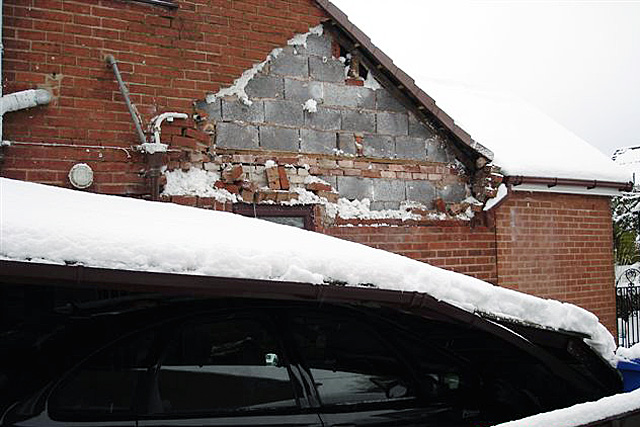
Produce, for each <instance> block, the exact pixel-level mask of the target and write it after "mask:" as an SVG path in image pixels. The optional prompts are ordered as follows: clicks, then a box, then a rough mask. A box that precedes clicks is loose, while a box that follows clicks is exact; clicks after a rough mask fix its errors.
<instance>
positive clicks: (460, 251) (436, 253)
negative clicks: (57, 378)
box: [321, 222, 497, 283]
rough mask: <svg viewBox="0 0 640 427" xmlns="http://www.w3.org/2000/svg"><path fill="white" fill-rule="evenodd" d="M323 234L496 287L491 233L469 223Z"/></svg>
mask: <svg viewBox="0 0 640 427" xmlns="http://www.w3.org/2000/svg"><path fill="white" fill-rule="evenodd" d="M321 231H322V232H324V233H326V234H330V235H332V236H335V237H339V238H342V239H345V240H350V241H353V242H358V243H362V244H365V245H367V246H372V247H374V248H379V249H384V250H387V251H390V252H395V253H397V254H400V255H404V256H407V257H410V258H414V259H417V260H419V261H424V262H428V263H429V264H432V265H435V266H438V267H442V268H446V269H448V270H453V271H457V272H459V273H464V274H468V275H470V276H474V277H477V278H479V279H482V280H486V281H489V282H492V283H496V281H497V279H496V246H495V234H494V230H493V229H492V228H489V227H484V226H476V227H470V226H469V223H465V222H460V223H457V224H437V223H434V224H433V225H422V226H398V227H331V228H327V229H324V230H321Z"/></svg>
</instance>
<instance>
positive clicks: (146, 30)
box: [2, 0, 323, 194]
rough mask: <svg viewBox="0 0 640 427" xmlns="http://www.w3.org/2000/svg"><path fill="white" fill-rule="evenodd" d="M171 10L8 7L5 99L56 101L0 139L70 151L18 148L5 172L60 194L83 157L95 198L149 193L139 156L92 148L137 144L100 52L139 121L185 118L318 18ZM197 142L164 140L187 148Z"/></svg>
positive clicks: (114, 4)
mask: <svg viewBox="0 0 640 427" xmlns="http://www.w3.org/2000/svg"><path fill="white" fill-rule="evenodd" d="M177 3H178V4H179V6H180V7H179V8H178V9H175V10H174V9H168V8H165V7H160V6H152V5H147V4H143V3H138V2H129V1H123V0H97V1H96V0H47V1H45V0H7V1H5V2H4V8H3V17H4V26H3V35H2V36H3V42H4V49H5V51H4V57H3V77H4V81H3V85H4V93H10V92H15V91H19V90H25V89H31V88H37V87H39V88H46V89H49V90H50V91H51V92H52V93H53V95H54V100H53V102H52V103H51V104H50V105H48V106H41V107H37V108H32V109H29V110H24V111H20V112H14V113H9V114H7V115H6V116H5V121H4V139H7V140H13V141H21V142H30V143H47V144H51V143H58V144H68V145H70V147H69V146H65V147H51V146H45V147H42V146H33V145H29V146H23V145H18V144H14V145H12V146H11V147H8V148H6V149H5V153H4V154H5V158H6V161H5V164H4V166H3V167H2V176H6V177H12V178H18V179H27V180H30V181H37V182H43V183H51V184H56V185H63V186H68V185H69V184H68V180H67V178H66V176H67V173H68V171H69V169H70V168H71V166H72V165H73V163H75V162H78V161H83V162H86V163H88V164H89V165H90V166H91V167H92V168H93V169H94V171H95V184H94V186H93V187H92V188H90V190H91V191H97V192H103V193H120V194H143V193H148V192H149V190H148V186H147V185H146V183H145V178H144V173H141V171H142V170H143V169H144V159H143V156H141V155H139V154H136V153H132V152H130V151H131V150H129V155H130V156H132V157H127V154H126V153H125V152H124V151H121V150H118V149H117V148H103V149H96V148H92V147H93V146H108V147H123V148H126V149H129V147H131V146H132V145H136V144H138V143H139V141H138V140H137V139H136V133H135V131H134V127H133V124H132V121H131V118H130V117H129V113H128V112H127V109H126V106H125V104H124V102H123V99H122V97H121V95H120V91H119V89H118V85H117V83H116V80H115V77H114V75H113V71H112V70H111V69H109V68H107V66H106V63H105V57H106V55H108V54H112V55H114V57H115V58H116V60H117V61H118V64H119V67H120V70H121V72H122V75H123V79H124V80H125V82H127V84H128V86H129V90H130V93H131V100H132V101H133V103H134V104H135V105H136V106H137V109H138V111H139V113H140V115H141V116H142V119H143V122H144V123H145V125H146V124H147V123H148V122H149V119H151V118H152V117H153V116H155V115H156V114H158V113H160V112H163V111H184V112H190V111H192V108H193V107H192V104H193V101H194V100H196V99H201V98H202V97H203V96H204V95H205V94H206V93H208V92H216V91H218V89H219V88H220V87H223V86H227V85H229V84H231V83H232V82H233V80H234V79H236V78H237V77H238V76H240V75H241V74H242V72H243V71H244V70H245V69H247V68H250V67H251V66H252V65H253V64H254V63H256V62H260V61H263V60H264V59H265V57H266V55H267V54H268V53H269V52H270V51H271V50H272V49H274V48H276V47H278V46H282V45H286V42H287V40H288V39H289V38H290V37H292V35H293V34H295V33H300V32H302V33H304V32H306V31H307V30H308V28H309V27H312V26H315V25H318V23H319V22H320V19H321V18H322V17H323V15H322V12H321V11H320V9H318V8H317V7H316V6H315V4H314V2H313V1H312V0H211V1H206V2H203V1H197V0H177ZM177 136H179V137H185V135H177ZM186 136H187V137H189V136H190V135H186ZM194 139H196V140H197V138H187V139H184V140H182V139H180V138H176V139H175V140H174V141H172V144H173V143H176V144H178V147H184V148H193V147H189V145H190V144H192V143H193V140H194ZM74 147H76V148H74Z"/></svg>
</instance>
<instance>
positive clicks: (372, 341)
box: [291, 313, 416, 405]
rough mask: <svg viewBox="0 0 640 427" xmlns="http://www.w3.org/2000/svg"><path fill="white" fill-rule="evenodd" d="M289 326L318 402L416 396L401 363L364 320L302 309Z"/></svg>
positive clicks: (339, 402)
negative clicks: (316, 313)
mask: <svg viewBox="0 0 640 427" xmlns="http://www.w3.org/2000/svg"><path fill="white" fill-rule="evenodd" d="M291 326H292V332H293V336H294V340H295V342H296V345H297V347H298V350H299V351H300V353H301V356H302V358H303V361H304V363H305V364H306V367H307V368H308V369H309V371H310V373H311V375H312V376H313V381H314V383H315V385H316V389H317V390H318V393H319V396H320V399H321V401H322V404H323V405H340V404H354V403H365V402H390V401H399V400H406V399H411V398H413V397H415V392H416V390H415V387H414V384H413V380H411V379H410V375H409V374H408V372H407V369H406V368H405V366H404V365H403V364H402V363H401V362H400V361H399V360H398V359H397V358H396V357H395V354H394V353H393V352H392V351H391V350H390V348H389V347H388V346H387V345H386V344H385V343H384V342H383V341H382V340H381V339H380V338H379V337H378V335H377V334H376V333H375V332H374V331H373V330H372V329H370V328H369V327H368V326H367V325H366V324H364V323H360V322H359V321H357V320H356V319H352V318H349V319H346V318H341V317H340V316H333V315H331V316H329V315H326V316H317V315H314V314H310V313H305V314H300V315H299V316H296V317H295V318H294V319H293V320H292V322H291Z"/></svg>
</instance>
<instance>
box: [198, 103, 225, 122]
mask: <svg viewBox="0 0 640 427" xmlns="http://www.w3.org/2000/svg"><path fill="white" fill-rule="evenodd" d="M195 108H196V110H197V111H202V112H203V113H204V114H206V115H207V119H208V120H213V121H216V122H217V121H220V120H222V103H221V101H220V98H216V99H215V100H214V101H213V102H207V101H205V100H201V101H197V102H196V105H195Z"/></svg>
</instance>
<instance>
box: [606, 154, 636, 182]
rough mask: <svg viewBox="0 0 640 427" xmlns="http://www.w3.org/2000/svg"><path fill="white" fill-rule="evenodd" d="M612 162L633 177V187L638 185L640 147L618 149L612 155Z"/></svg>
mask: <svg viewBox="0 0 640 427" xmlns="http://www.w3.org/2000/svg"><path fill="white" fill-rule="evenodd" d="M612 158H613V161H614V162H616V164H617V165H618V166H620V167H621V168H622V169H624V170H625V171H627V173H628V174H629V175H631V176H632V177H633V183H634V185H638V184H640V145H637V146H635V147H625V148H619V149H617V150H616V152H615V153H613V156H612Z"/></svg>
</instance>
